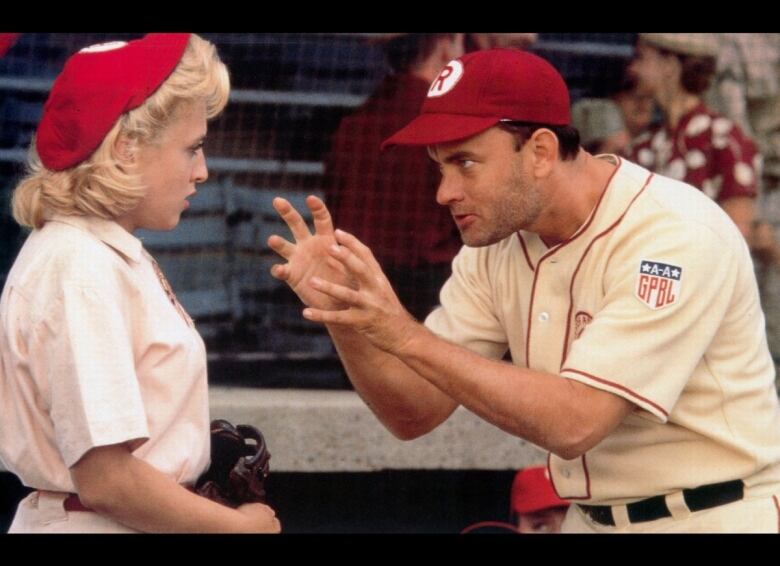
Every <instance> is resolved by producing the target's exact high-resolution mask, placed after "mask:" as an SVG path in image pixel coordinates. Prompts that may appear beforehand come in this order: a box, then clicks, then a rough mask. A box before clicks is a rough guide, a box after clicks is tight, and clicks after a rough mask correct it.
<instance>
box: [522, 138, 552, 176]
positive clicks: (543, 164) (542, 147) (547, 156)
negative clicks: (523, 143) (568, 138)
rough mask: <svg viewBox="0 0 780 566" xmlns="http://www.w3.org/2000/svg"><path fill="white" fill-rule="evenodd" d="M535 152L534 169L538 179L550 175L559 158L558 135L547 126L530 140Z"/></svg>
mask: <svg viewBox="0 0 780 566" xmlns="http://www.w3.org/2000/svg"><path fill="white" fill-rule="evenodd" d="M527 143H529V144H531V145H530V147H531V150H532V152H533V170H534V176H535V177H536V178H537V179H543V178H545V177H548V176H549V175H550V173H551V172H552V169H553V165H554V164H555V162H556V161H557V160H558V146H559V145H560V142H559V141H558V137H557V136H556V135H555V134H554V133H552V131H551V130H548V129H547V128H539V129H538V130H536V131H535V132H534V133H533V134H531V139H529V140H528V142H527Z"/></svg>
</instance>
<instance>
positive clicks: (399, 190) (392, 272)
mask: <svg viewBox="0 0 780 566" xmlns="http://www.w3.org/2000/svg"><path fill="white" fill-rule="evenodd" d="M380 40H381V41H382V46H383V49H384V51H385V55H386V58H387V61H388V63H389V65H390V67H391V68H392V72H391V73H390V74H388V75H387V76H386V77H385V78H384V80H383V81H382V83H381V84H380V85H379V87H378V88H377V90H376V91H375V92H374V93H373V94H372V95H371V97H369V99H368V100H367V101H366V102H365V103H364V104H363V106H361V107H360V108H359V109H358V110H357V111H356V112H355V113H353V114H351V115H349V116H347V117H345V118H344V119H343V120H342V121H341V124H340V125H339V127H338V129H337V130H336V133H335V134H334V136H333V138H332V143H331V151H330V154H329V156H328V159H327V160H326V178H325V195H326V201H327V203H328V206H329V207H330V208H331V210H333V211H334V216H335V219H336V222H337V223H338V225H339V226H341V227H342V228H344V229H345V230H348V231H349V232H351V233H352V234H355V235H356V236H357V237H358V238H360V239H361V241H363V242H365V243H366V245H368V246H370V247H371V249H372V250H374V253H375V255H376V258H377V260H378V261H379V263H380V264H381V265H382V267H383V269H385V272H386V273H387V275H388V278H389V279H390V281H391V283H392V284H393V287H394V289H395V290H396V291H397V293H398V294H399V296H400V298H401V301H402V302H403V304H404V306H406V307H407V309H408V310H409V312H411V313H412V314H413V315H414V316H415V317H416V318H418V319H422V318H424V317H425V316H426V315H427V314H428V313H429V312H430V311H431V310H432V309H433V307H434V306H436V305H437V304H438V302H439V299H438V297H439V289H440V288H441V286H442V284H443V283H444V281H445V280H446V279H447V277H449V274H450V262H451V261H452V258H453V257H454V256H455V254H456V253H457V252H458V250H459V249H460V246H461V244H460V237H459V235H458V230H457V228H456V226H455V223H454V222H453V221H452V217H451V215H450V213H449V211H447V209H446V208H442V207H440V206H438V205H437V204H436V199H435V198H434V196H435V194H436V187H437V186H438V184H439V179H440V177H441V175H440V173H439V169H438V167H437V166H436V165H435V164H434V163H433V162H432V161H431V160H430V158H429V157H428V155H427V153H426V151H425V148H422V147H409V148H399V149H398V151H394V152H385V153H380V152H379V145H380V144H381V142H382V141H383V140H384V139H385V138H387V137H389V136H390V135H391V134H393V133H394V132H395V131H397V130H398V129H400V128H401V127H403V126H404V125H406V124H407V123H408V122H409V121H411V120H412V119H413V118H414V117H415V116H417V113H418V112H419V110H420V107H421V106H422V103H423V101H424V100H425V97H426V95H427V94H428V87H429V86H430V84H431V82H432V81H433V80H434V79H435V78H436V77H437V76H438V74H439V71H440V70H441V69H442V67H444V65H445V64H446V63H447V62H448V61H450V60H452V59H454V58H456V57H459V56H460V55H462V54H463V34H456V33H444V34H386V35H385V36H384V37H382V38H380Z"/></svg>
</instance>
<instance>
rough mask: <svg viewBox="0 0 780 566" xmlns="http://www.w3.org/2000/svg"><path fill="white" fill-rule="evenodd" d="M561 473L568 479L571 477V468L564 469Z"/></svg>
mask: <svg viewBox="0 0 780 566" xmlns="http://www.w3.org/2000/svg"><path fill="white" fill-rule="evenodd" d="M561 475H562V476H563V477H565V478H567V479H568V478H570V477H571V472H570V471H569V470H563V471H562V472H561Z"/></svg>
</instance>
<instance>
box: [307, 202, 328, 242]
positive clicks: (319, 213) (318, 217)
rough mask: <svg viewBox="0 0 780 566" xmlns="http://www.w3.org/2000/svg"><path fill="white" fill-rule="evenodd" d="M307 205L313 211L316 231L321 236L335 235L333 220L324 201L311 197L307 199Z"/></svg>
mask: <svg viewBox="0 0 780 566" xmlns="http://www.w3.org/2000/svg"><path fill="white" fill-rule="evenodd" d="M306 204H307V206H308V207H309V210H311V215H312V218H314V231H315V232H316V233H317V234H320V235H330V234H333V219H332V218H331V216H330V211H329V210H328V207H327V206H325V203H324V202H322V199H320V198H319V197H316V196H314V195H309V196H308V197H306Z"/></svg>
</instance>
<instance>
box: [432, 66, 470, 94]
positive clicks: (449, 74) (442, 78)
mask: <svg viewBox="0 0 780 566" xmlns="http://www.w3.org/2000/svg"><path fill="white" fill-rule="evenodd" d="M461 76H463V63H461V62H460V61H458V60H457V59H454V60H452V61H450V62H449V63H447V65H446V66H445V67H444V68H443V69H442V70H441V72H440V73H439V76H438V77H436V79H435V80H434V81H433V83H431V88H429V89H428V96H429V97H435V96H442V95H443V94H447V93H448V92H449V91H451V90H452V88H453V87H454V86H455V85H456V84H457V82H458V81H459V80H460V78H461Z"/></svg>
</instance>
